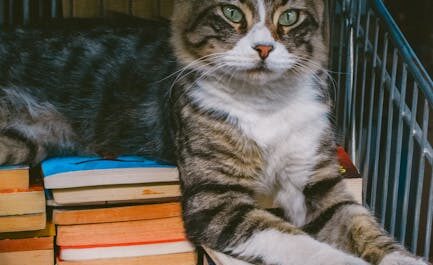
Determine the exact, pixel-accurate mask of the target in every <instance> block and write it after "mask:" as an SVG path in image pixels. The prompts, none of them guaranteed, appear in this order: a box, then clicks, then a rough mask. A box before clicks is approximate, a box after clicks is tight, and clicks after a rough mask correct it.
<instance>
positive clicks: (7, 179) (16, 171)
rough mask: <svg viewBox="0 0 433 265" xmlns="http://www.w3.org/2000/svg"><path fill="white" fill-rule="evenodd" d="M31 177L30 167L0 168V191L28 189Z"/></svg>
mask: <svg viewBox="0 0 433 265" xmlns="http://www.w3.org/2000/svg"><path fill="white" fill-rule="evenodd" d="M29 175H30V174H29V167H28V166H12V167H0V190H5V189H28V188H29Z"/></svg>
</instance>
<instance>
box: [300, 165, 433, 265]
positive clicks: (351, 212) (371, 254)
mask: <svg viewBox="0 0 433 265" xmlns="http://www.w3.org/2000/svg"><path fill="white" fill-rule="evenodd" d="M317 172H318V173H317V176H319V175H320V172H322V173H323V172H329V170H326V169H324V168H322V169H320V170H318V171H317ZM325 175H326V174H325ZM325 175H321V176H320V177H317V176H316V178H314V177H313V179H316V181H311V182H310V183H309V184H308V185H307V186H306V187H305V189H304V192H303V193H304V195H305V201H306V208H307V211H308V215H307V224H306V225H305V226H304V231H306V232H308V233H309V234H310V235H312V236H313V237H314V238H316V239H318V240H319V241H322V242H326V243H328V244H330V245H332V246H336V247H337V248H339V249H341V250H344V251H346V252H349V253H353V254H354V255H356V256H359V257H361V258H363V259H364V260H366V261H368V262H370V263H372V264H380V265H424V264H426V263H424V262H423V261H422V260H421V259H418V258H415V257H414V256H412V255H411V254H410V253H409V252H408V251H406V250H405V249H404V248H403V247H402V246H400V245H399V244H397V243H396V242H395V241H394V240H393V239H392V238H391V237H390V236H389V235H387V233H386V232H385V231H384V230H383V229H382V228H381V227H380V225H379V224H378V223H377V221H376V220H375V218H374V217H373V216H372V215H371V214H370V212H369V211H368V210H367V209H366V208H364V207H363V206H361V205H359V204H358V203H356V202H355V200H354V199H353V196H352V195H351V194H349V193H348V192H347V191H346V186H345V183H344V182H343V181H342V178H341V177H325Z"/></svg>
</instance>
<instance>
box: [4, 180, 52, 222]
mask: <svg viewBox="0 0 433 265" xmlns="http://www.w3.org/2000/svg"><path fill="white" fill-rule="evenodd" d="M43 212H45V192H44V189H43V187H41V186H36V187H31V188H30V189H24V190H20V189H12V190H2V191H0V217H1V216H11V215H23V214H35V213H43Z"/></svg>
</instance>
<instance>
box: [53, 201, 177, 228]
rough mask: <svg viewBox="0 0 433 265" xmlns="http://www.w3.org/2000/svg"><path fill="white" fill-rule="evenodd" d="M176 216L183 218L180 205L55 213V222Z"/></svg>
mask: <svg viewBox="0 0 433 265" xmlns="http://www.w3.org/2000/svg"><path fill="white" fill-rule="evenodd" d="M176 216H181V206H180V203H160V204H149V205H136V206H124V207H112V208H95V209H85V210H54V211H53V221H54V223H55V224H57V225H76V224H97V223H113V222H125V221H138V220H151V219H160V218H168V217H176Z"/></svg>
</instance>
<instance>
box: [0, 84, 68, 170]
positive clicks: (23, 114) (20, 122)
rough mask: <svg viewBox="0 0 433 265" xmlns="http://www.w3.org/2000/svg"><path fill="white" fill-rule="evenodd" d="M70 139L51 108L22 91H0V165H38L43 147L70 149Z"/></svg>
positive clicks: (21, 89) (61, 120)
mask: <svg viewBox="0 0 433 265" xmlns="http://www.w3.org/2000/svg"><path fill="white" fill-rule="evenodd" d="M72 138H73V137H72V130H71V128H70V126H69V124H68V123H67V122H66V120H65V119H64V118H63V116H62V115H61V114H60V113H59V112H58V111H57V110H56V109H55V107H54V106H53V105H51V104H50V103H48V102H43V101H40V100H38V99H36V98H35V97H33V96H31V93H29V90H26V89H23V88H0V165H4V164H10V165H14V164H22V163H38V162H40V161H41V160H42V159H43V158H45V156H46V155H47V148H57V147H59V148H62V147H63V148H70V147H71V146H72V144H71V143H72V141H71V140H72Z"/></svg>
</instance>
